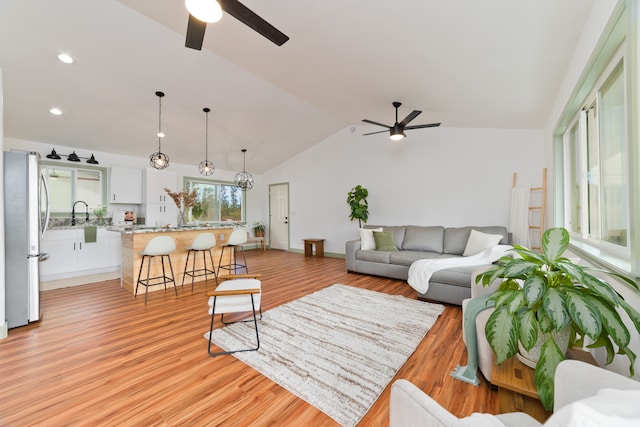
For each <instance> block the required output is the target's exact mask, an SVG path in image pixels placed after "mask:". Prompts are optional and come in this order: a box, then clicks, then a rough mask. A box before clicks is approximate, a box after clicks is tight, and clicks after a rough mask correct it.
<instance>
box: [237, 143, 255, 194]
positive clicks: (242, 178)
mask: <svg viewBox="0 0 640 427" xmlns="http://www.w3.org/2000/svg"><path fill="white" fill-rule="evenodd" d="M246 154H247V149H246V148H243V149H242V172H238V173H237V174H236V178H235V180H234V181H235V183H236V187H240V189H241V190H242V191H247V190H251V189H252V188H253V176H252V175H251V174H250V173H249V172H247V171H246V158H247V157H246Z"/></svg>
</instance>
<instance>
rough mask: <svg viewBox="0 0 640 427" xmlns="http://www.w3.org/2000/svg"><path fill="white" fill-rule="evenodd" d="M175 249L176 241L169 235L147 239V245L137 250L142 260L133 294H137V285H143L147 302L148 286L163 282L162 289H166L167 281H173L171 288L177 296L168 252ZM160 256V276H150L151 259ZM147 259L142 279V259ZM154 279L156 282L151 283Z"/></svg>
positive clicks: (145, 301)
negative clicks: (167, 270) (145, 276)
mask: <svg viewBox="0 0 640 427" xmlns="http://www.w3.org/2000/svg"><path fill="white" fill-rule="evenodd" d="M175 250H176V242H174V241H173V239H172V238H171V237H169V236H158V237H154V238H153V239H151V240H149V242H148V243H147V246H145V248H144V250H143V251H141V252H138V255H142V262H141V263H140V271H138V281H137V282H136V290H135V292H134V294H133V296H137V295H138V285H142V286H144V287H145V288H146V289H145V293H144V303H145V304H146V303H147V295H148V294H149V286H154V285H159V284H160V283H164V289H165V290H167V282H173V289H174V290H175V292H176V296H178V288H176V281H175V280H174V277H175V276H174V274H173V266H172V265H171V257H170V256H169V254H170V253H172V252H174V251H175ZM158 256H159V257H160V262H161V263H162V276H155V277H150V276H151V260H152V259H153V258H154V257H158ZM165 257H167V261H169V269H170V270H171V277H169V276H167V273H166V270H165V267H164V258H165ZM145 259H146V260H147V278H146V279H143V278H142V277H141V276H142V267H143V266H144V260H145ZM153 281H156V283H152V282H153Z"/></svg>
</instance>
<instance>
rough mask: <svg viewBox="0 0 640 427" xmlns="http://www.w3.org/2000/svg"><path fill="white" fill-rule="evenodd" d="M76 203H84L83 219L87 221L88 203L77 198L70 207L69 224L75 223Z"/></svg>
mask: <svg viewBox="0 0 640 427" xmlns="http://www.w3.org/2000/svg"><path fill="white" fill-rule="evenodd" d="M78 203H84V208H85V217H84V220H85V222H89V205H88V204H87V202H85V201H82V200H78V201H77V202H75V203H74V204H73V208H71V225H76V205H77V204H78Z"/></svg>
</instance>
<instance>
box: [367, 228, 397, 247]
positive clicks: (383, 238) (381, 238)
mask: <svg viewBox="0 0 640 427" xmlns="http://www.w3.org/2000/svg"><path fill="white" fill-rule="evenodd" d="M373 239H374V240H375V241H376V251H397V250H398V248H396V243H395V242H394V240H393V232H392V231H374V232H373Z"/></svg>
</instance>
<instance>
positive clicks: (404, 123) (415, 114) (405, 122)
mask: <svg viewBox="0 0 640 427" xmlns="http://www.w3.org/2000/svg"><path fill="white" fill-rule="evenodd" d="M420 113H422V111H420V110H413V111H412V112H411V113H410V114H409V115H408V116H407V117H405V118H404V120H403V121H401V122H400V126H402V127H404V128H405V129H406V126H407V125H408V124H409V122H410V121H411V120H413V119H415V118H416V117H418V115H419V114H420Z"/></svg>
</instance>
